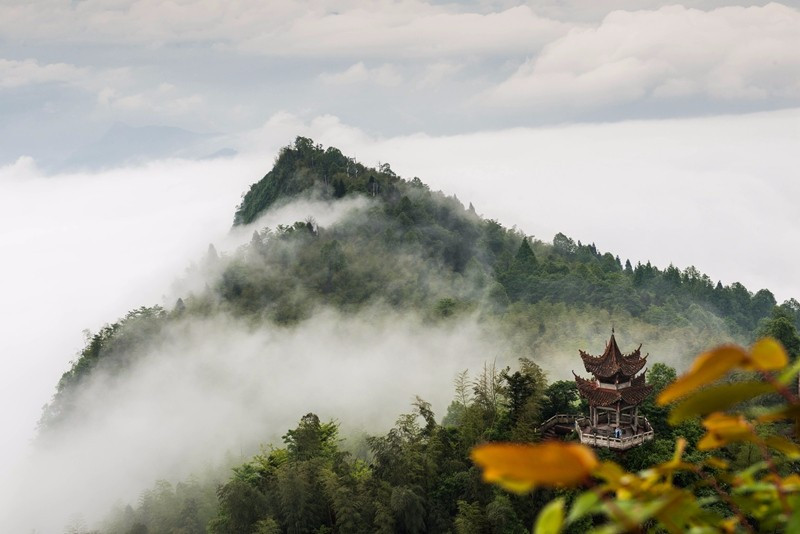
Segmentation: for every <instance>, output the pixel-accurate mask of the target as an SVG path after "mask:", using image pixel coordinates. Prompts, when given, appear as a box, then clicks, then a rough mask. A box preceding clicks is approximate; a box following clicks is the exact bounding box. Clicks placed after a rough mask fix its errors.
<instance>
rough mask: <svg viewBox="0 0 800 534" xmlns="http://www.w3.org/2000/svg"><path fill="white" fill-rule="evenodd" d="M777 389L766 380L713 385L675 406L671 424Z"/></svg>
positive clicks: (671, 415) (726, 407)
mask: <svg viewBox="0 0 800 534" xmlns="http://www.w3.org/2000/svg"><path fill="white" fill-rule="evenodd" d="M773 391H775V387H774V386H772V385H771V384H768V383H766V382H735V383H733V384H722V385H719V386H712V387H709V388H706V389H703V390H701V391H698V392H696V393H695V394H693V395H691V396H690V397H688V398H687V399H685V400H683V401H682V402H681V403H680V404H678V405H677V406H675V408H673V409H672V411H671V412H670V414H669V424H671V425H677V424H678V423H681V422H683V421H685V420H686V419H690V418H692V417H694V416H696V415H706V414H709V413H712V412H719V411H721V410H726V409H728V408H730V407H731V406H733V405H735V404H738V403H740V402H744V401H746V400H749V399H752V398H753V397H757V396H759V395H764V394H765V393H771V392H773Z"/></svg>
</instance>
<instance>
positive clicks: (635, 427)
mask: <svg viewBox="0 0 800 534" xmlns="http://www.w3.org/2000/svg"><path fill="white" fill-rule="evenodd" d="M638 428H639V406H638V405H637V406H636V408H634V410H633V433H634V434H636V432H637V430H638Z"/></svg>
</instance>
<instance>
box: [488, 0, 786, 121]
mask: <svg viewBox="0 0 800 534" xmlns="http://www.w3.org/2000/svg"><path fill="white" fill-rule="evenodd" d="M798 50H800V11H798V10H797V9H793V8H790V7H787V6H784V5H781V4H776V3H771V4H768V5H766V6H763V7H747V8H745V7H724V8H719V9H714V10H712V11H701V10H697V9H687V8H685V7H682V6H680V5H675V6H669V7H663V8H661V9H658V10H655V11H614V12H612V13H610V14H609V15H607V16H606V17H605V18H604V19H603V21H602V22H601V23H600V24H599V25H597V26H594V27H586V28H579V27H576V28H574V29H572V30H570V31H569V33H567V34H566V35H564V36H563V37H560V38H558V39H556V40H555V41H553V42H551V43H549V44H548V45H547V46H546V47H545V48H544V50H542V52H541V53H540V54H539V55H538V56H535V57H533V58H531V59H530V60H528V61H526V62H525V63H524V64H523V65H522V66H520V67H519V68H518V69H517V71H516V72H515V73H514V74H513V75H512V76H511V77H509V78H508V79H507V80H505V81H504V82H502V83H501V84H499V85H498V86H496V87H494V88H493V89H491V90H490V91H488V92H487V94H486V95H485V98H486V100H487V101H488V102H489V103H491V104H494V105H499V106H513V107H529V108H534V109H537V108H538V109H546V108H549V107H556V108H565V109H578V110H580V109H586V108H599V107H602V106H609V105H617V104H623V103H628V102H633V101H640V100H656V101H658V100H661V101H664V100H669V99H682V98H689V97H704V98H708V99H711V100H721V101H730V100H743V101H751V100H766V99H797V98H800V53H798Z"/></svg>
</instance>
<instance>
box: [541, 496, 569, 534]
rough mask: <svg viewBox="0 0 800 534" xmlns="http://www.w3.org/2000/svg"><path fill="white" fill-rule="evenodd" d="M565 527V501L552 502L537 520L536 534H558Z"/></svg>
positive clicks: (560, 499) (559, 499) (543, 509)
mask: <svg viewBox="0 0 800 534" xmlns="http://www.w3.org/2000/svg"><path fill="white" fill-rule="evenodd" d="M563 525H564V499H563V498H558V499H555V500H553V501H550V502H549V503H548V504H547V506H545V507H544V508H542V511H541V512H539V516H538V517H537V518H536V527H535V528H534V530H533V532H534V533H535V534H558V533H559V532H561V527H562V526H563Z"/></svg>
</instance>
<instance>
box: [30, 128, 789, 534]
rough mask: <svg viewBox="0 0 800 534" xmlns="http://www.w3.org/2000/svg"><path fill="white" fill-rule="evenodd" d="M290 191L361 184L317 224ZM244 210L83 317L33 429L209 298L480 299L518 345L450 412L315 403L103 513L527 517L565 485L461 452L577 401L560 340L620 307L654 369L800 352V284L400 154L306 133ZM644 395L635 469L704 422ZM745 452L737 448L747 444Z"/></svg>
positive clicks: (281, 325)
mask: <svg viewBox="0 0 800 534" xmlns="http://www.w3.org/2000/svg"><path fill="white" fill-rule="evenodd" d="M297 200H312V201H323V202H330V203H338V202H343V201H347V200H353V201H355V202H354V203H353V207H352V209H350V210H349V211H347V212H346V213H345V214H344V215H343V216H342V217H341V218H340V219H338V220H337V221H336V222H335V223H333V224H330V225H328V226H325V227H323V226H320V225H318V224H317V222H316V221H315V220H313V219H312V218H308V219H306V220H303V221H297V222H294V223H293V224H290V225H280V226H278V227H276V228H263V227H259V225H258V220H259V217H260V216H261V215H263V214H265V213H266V212H268V211H269V210H271V209H276V208H278V207H280V206H282V205H286V204H289V203H292V202H294V201H297ZM234 224H235V225H236V226H246V225H251V226H252V229H253V233H252V238H251V240H250V242H249V244H246V245H244V246H242V247H240V248H239V249H237V250H236V251H235V252H233V253H231V254H223V255H220V254H218V253H217V251H216V250H215V249H214V247H213V246H212V247H210V249H209V253H208V255H207V257H206V258H205V259H204V261H203V262H202V264H201V265H199V266H198V267H197V269H196V270H197V272H196V273H195V274H196V275H198V276H200V277H201V278H202V279H203V280H204V281H205V283H204V285H203V286H201V287H200V288H198V289H193V290H191V291H188V292H187V293H186V294H182V295H180V298H178V299H177V301H176V302H175V304H174V305H172V306H169V307H165V306H152V307H143V308H140V309H137V310H134V311H131V312H130V313H129V314H128V315H126V316H125V317H124V318H122V319H120V320H118V321H117V322H115V323H113V324H109V325H107V326H105V327H104V328H103V329H101V330H100V331H99V332H97V333H96V334H94V335H92V336H90V338H89V340H88V342H87V345H86V347H85V348H84V349H83V351H82V352H81V353H80V354H79V355H78V357H77V359H76V360H75V361H74V363H73V365H72V367H71V369H69V370H68V371H67V372H66V373H64V375H63V377H62V378H61V380H60V382H59V383H58V386H57V391H56V393H55V395H54V398H53V400H52V402H51V403H50V404H49V405H48V406H47V407H46V408H45V410H44V413H43V416H42V419H41V422H40V440H41V441H43V442H46V441H47V440H48V439H50V437H51V436H54V435H56V434H57V432H58V431H59V429H63V428H67V427H69V426H70V425H71V424H75V423H76V422H77V421H81V420H84V419H86V418H89V417H91V414H89V413H86V411H85V407H84V405H82V404H81V402H80V395H79V393H80V391H81V389H82V388H83V387H84V386H85V384H87V383H89V381H91V380H92V379H93V377H96V376H100V375H102V376H104V377H106V376H110V377H114V376H119V375H124V373H125V372H126V369H129V368H130V367H131V366H133V365H135V363H136V362H137V360H138V359H139V358H141V356H142V354H145V353H147V352H148V351H149V350H151V349H152V348H153V347H156V346H159V345H161V344H164V343H167V342H168V335H172V334H168V333H172V332H174V331H175V330H174V328H173V327H175V326H176V325H182V324H186V323H188V322H191V321H193V320H199V319H206V318H209V317H217V316H225V317H228V318H230V319H231V320H233V321H237V322H240V323H242V324H245V325H250V326H254V325H269V326H270V328H275V329H291V328H295V327H297V326H298V325H303V324H306V323H308V322H313V321H314V320H315V317H317V316H318V314H320V313H321V311H322V310H335V312H336V313H337V314H342V315H343V316H345V317H347V316H350V315H355V314H358V313H360V312H363V311H364V310H370V311H371V313H381V310H391V311H392V312H394V313H399V314H414V315H415V316H418V317H420V318H421V319H422V320H423V321H425V322H427V323H429V324H432V325H441V326H442V327H443V328H444V327H446V326H447V325H449V324H451V323H454V322H457V321H459V320H461V319H463V318H465V317H470V318H471V319H472V320H475V321H476V322H477V324H479V325H481V326H482V328H484V329H485V331H486V332H487V333H488V334H487V335H490V336H493V337H494V338H496V339H497V340H498V342H497V346H498V350H499V351H502V352H503V353H504V358H503V361H504V362H513V365H509V366H508V367H505V366H500V367H496V366H495V364H494V363H493V359H494V358H495V356H494V355H488V354H487V358H486V359H487V362H486V365H485V366H484V368H483V369H472V370H471V372H472V374H470V373H469V372H467V371H465V372H464V373H463V374H461V375H458V376H455V377H453V379H454V380H455V389H454V393H453V401H452V404H451V405H450V406H449V408H448V409H447V411H446V413H439V414H434V412H433V409H432V407H431V405H430V404H429V403H428V402H426V401H425V400H423V399H420V398H417V401H416V402H415V403H414V405H413V410H412V412H411V413H409V414H406V415H402V416H400V417H399V419H398V420H397V423H396V425H395V427H394V428H392V429H390V430H388V429H387V431H386V432H384V433H378V434H376V435H370V436H362V437H361V438H348V439H347V440H346V441H342V439H341V438H343V437H345V436H340V435H339V425H338V423H337V422H335V421H327V422H326V421H321V420H320V418H319V417H318V416H317V415H315V414H313V413H309V414H308V415H306V416H304V417H303V418H302V419H301V420H300V422H299V423H298V426H297V427H295V428H293V429H290V430H288V431H287V432H286V434H285V435H284V437H283V443H282V444H274V446H273V447H272V448H265V449H264V450H262V452H261V453H259V454H256V455H255V456H253V457H252V458H250V459H249V460H247V461H246V462H244V463H242V464H241V465H239V466H238V467H236V468H234V469H233V474H232V475H230V477H229V478H228V476H227V475H225V476H224V477H222V479H213V478H212V479H211V480H203V481H199V480H190V481H188V482H181V483H179V484H177V485H176V486H172V485H171V484H170V483H167V482H161V483H159V484H157V485H156V486H155V488H154V489H152V490H149V491H147V492H145V493H144V494H143V495H142V498H141V500H140V502H139V504H138V505H136V506H127V507H123V508H121V509H120V510H118V511H116V512H115V513H113V514H112V515H111V516H110V517H109V519H108V520H107V521H106V522H105V523H104V525H103V526H102V527H101V531H103V532H114V533H134V532H136V533H143V532H148V533H155V532H159V533H161V532H164V533H177V532H181V533H200V532H216V533H228V532H231V533H233V532H237V533H238V532H258V533H268V532H270V533H272V532H275V533H277V532H287V533H311V532H319V533H322V532H342V533H345V532H404V533H417V532H442V533H444V532H459V533H473V532H475V533H478V532H492V533H515V532H525V531H529V529H530V525H531V524H532V521H533V518H534V517H535V516H536V513H537V511H538V510H539V509H540V508H541V506H542V505H543V504H544V503H545V502H547V501H548V500H549V499H550V498H551V497H552V496H553V492H552V491H551V492H540V493H537V494H535V495H534V496H527V497H516V496H510V495H507V494H505V493H504V492H502V491H500V490H497V489H495V488H492V487H490V486H486V485H484V484H483V483H482V482H481V481H480V473H479V472H478V471H477V470H476V468H475V467H474V466H473V465H472V464H471V462H470V461H469V459H468V453H469V450H470V448H471V447H473V446H474V445H475V444H477V443H481V442H484V441H487V440H490V441H491V440H519V441H536V440H538V439H540V436H538V435H537V432H536V427H537V426H538V424H539V423H541V422H542V421H543V420H545V419H547V418H548V417H549V416H550V415H553V414H555V413H565V412H576V411H579V410H581V409H582V407H581V405H580V403H579V401H578V396H577V392H576V390H575V387H574V384H573V383H572V382H571V381H562V380H558V378H566V376H565V374H564V372H565V371H566V369H569V368H570V367H577V361H569V362H565V361H563V355H564V354H571V355H573V356H572V357H573V358H576V357H577V350H578V349H579V348H593V347H595V346H597V345H598V344H599V343H601V342H602V341H605V339H606V337H607V334H608V331H609V330H610V327H611V325H612V323H613V324H615V325H616V327H617V329H618V330H620V331H627V332H636V335H637V336H638V337H639V338H641V339H639V341H641V342H643V343H645V344H647V345H649V346H650V347H656V348H660V349H661V350H662V352H666V351H667V350H670V351H671V352H670V353H669V354H663V353H662V354H659V355H657V356H656V359H655V360H654V361H655V362H659V361H666V362H668V364H665V363H655V364H654V365H651V366H650V369H649V371H648V380H649V382H650V383H653V384H654V385H655V386H656V390H659V389H661V388H663V387H665V386H666V384H667V383H669V382H670V381H671V380H672V379H674V377H675V374H676V372H675V368H676V367H678V368H682V367H684V366H685V365H686V364H687V363H688V361H689V358H690V357H691V356H693V355H694V354H696V353H697V352H700V351H701V350H702V349H704V348H707V347H708V346H709V345H711V344H714V343H718V342H724V341H728V340H731V339H733V340H737V341H739V342H749V341H751V340H753V339H755V338H756V337H757V336H760V335H765V334H769V335H772V336H774V337H776V338H778V339H779V340H780V341H781V342H783V344H784V345H785V346H786V348H787V350H788V351H789V353H790V355H791V356H792V357H796V356H797V355H798V354H800V338H799V337H798V335H797V328H798V327H800V303H798V302H797V301H796V300H789V301H787V302H784V303H781V304H778V303H777V302H776V300H775V297H774V296H773V294H772V293H771V292H770V291H769V290H767V289H760V290H758V291H756V292H753V291H751V290H749V289H747V288H745V287H744V286H743V285H741V284H739V283H734V284H731V285H728V286H723V285H722V284H721V283H719V282H716V281H714V280H713V279H712V278H711V277H709V276H707V275H706V274H703V273H700V272H698V271H697V269H695V268H693V267H687V268H678V267H676V266H672V265H670V266H666V267H657V266H653V265H651V264H650V263H649V262H648V263H645V264H642V263H638V262H637V263H636V264H635V265H633V264H632V263H631V261H630V260H628V259H625V260H623V259H622V257H621V256H620V255H618V254H615V253H612V252H603V251H600V250H598V248H597V247H596V246H595V245H594V244H585V243H582V242H581V241H575V240H573V239H572V238H570V237H567V236H565V235H563V234H558V235H556V236H555V237H554V238H553V239H552V241H551V242H545V241H542V240H539V239H536V238H532V237H530V236H528V235H526V234H524V233H522V232H521V231H519V230H516V229H508V228H505V227H503V226H502V225H501V224H500V223H498V222H497V221H496V220H493V219H487V218H484V217H482V216H480V215H478V213H477V212H476V210H475V209H474V208H473V206H472V205H471V204H470V205H469V206H467V207H465V206H464V205H463V204H462V203H461V202H460V201H459V200H458V199H457V198H455V197H452V196H447V195H446V194H445V193H442V192H435V191H431V190H430V188H429V187H428V186H426V185H425V184H424V183H423V182H422V181H421V180H420V179H418V178H413V179H411V180H406V179H403V178H401V177H399V176H397V175H396V174H395V173H394V172H393V171H392V170H391V167H390V166H389V165H388V164H384V165H381V166H380V168H370V167H367V166H364V165H362V164H360V163H358V162H356V161H354V160H352V159H351V158H348V157H346V156H345V155H343V154H342V153H341V152H340V151H339V150H337V149H336V148H333V147H330V148H327V149H323V147H321V146H319V145H315V144H314V143H313V142H312V141H311V140H310V139H306V138H302V137H299V138H297V139H296V141H295V142H294V143H293V144H292V145H290V146H287V147H285V148H284V149H283V150H282V151H281V153H280V155H279V156H278V157H277V159H276V161H275V165H274V167H273V169H272V170H271V171H270V172H269V173H268V174H267V175H266V176H265V177H264V178H263V179H261V180H260V181H258V182H257V183H255V184H253V186H252V187H251V188H250V190H249V191H248V192H247V193H246V194H245V195H244V197H243V200H242V203H241V205H240V206H239V207H238V209H237V210H236V213H235V216H234ZM589 343H591V347H588V346H587V344H589ZM651 350H652V349H651ZM220 357H222V356H220ZM559 373H561V374H559ZM409 387H411V386H409ZM448 387H450V384H447V383H445V384H442V388H448ZM407 393H408V395H409V396H412V395H414V394H415V393H416V392H415V391H413V390H409V391H408V392H407ZM644 413H645V415H647V416H648V418H649V419H650V420H651V423H652V424H653V426H654V427H655V428H656V432H657V436H658V439H656V440H654V441H653V442H650V443H648V444H647V445H645V446H643V447H641V448H639V449H636V450H634V451H631V452H630V453H628V454H627V455H626V456H625V458H624V460H623V462H624V464H625V465H626V467H628V468H629V469H641V468H644V467H646V466H647V465H649V464H650V463H651V462H653V461H655V460H661V461H664V460H665V459H667V458H669V456H670V454H671V451H672V443H673V440H674V437H675V436H677V435H682V436H685V437H687V438H688V439H689V440H690V442H691V441H692V440H694V441H696V440H697V439H698V438H699V436H700V434H701V433H702V431H701V429H700V427H699V425H697V423H693V422H687V423H685V424H684V425H683V426H682V427H681V428H679V429H674V428H670V427H668V425H667V424H666V411H665V410H664V409H663V408H660V407H657V406H656V405H655V404H653V403H652V402H650V401H648V402H646V404H645V406H644ZM677 432H680V434H677ZM749 453H750V451H748V450H745V449H744V448H736V447H734V448H732V449H731V450H730V451H728V453H727V454H728V455H729V456H730V459H731V461H735V462H736V461H739V462H744V461H746V460H745V459H744V458H745V457H746V455H747V454H749ZM575 528H576V530H575V531H576V532H578V531H581V529H580V526H576V527H575Z"/></svg>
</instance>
